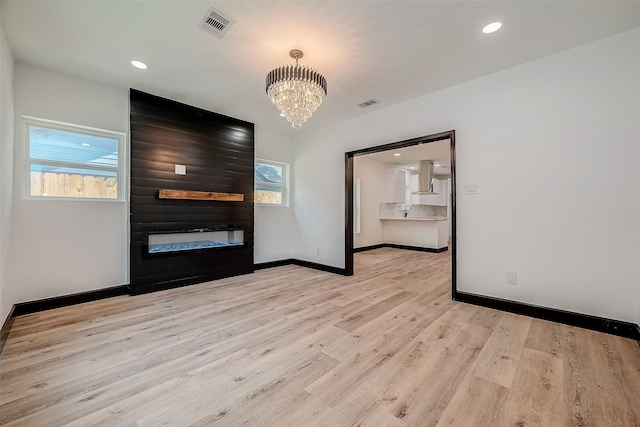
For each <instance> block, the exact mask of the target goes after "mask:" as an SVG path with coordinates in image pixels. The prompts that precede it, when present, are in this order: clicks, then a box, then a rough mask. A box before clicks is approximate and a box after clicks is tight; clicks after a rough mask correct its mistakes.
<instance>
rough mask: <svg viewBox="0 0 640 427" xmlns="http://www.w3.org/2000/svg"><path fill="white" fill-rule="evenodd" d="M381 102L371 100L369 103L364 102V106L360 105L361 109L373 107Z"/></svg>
mask: <svg viewBox="0 0 640 427" xmlns="http://www.w3.org/2000/svg"><path fill="white" fill-rule="evenodd" d="M379 102H380V101H376V100H375V99H370V100H368V101H365V102H363V103H362V104H358V107H360V108H367V107H371V106H372V105H375V104H378V103H379Z"/></svg>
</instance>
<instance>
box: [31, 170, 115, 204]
mask: <svg viewBox="0 0 640 427" xmlns="http://www.w3.org/2000/svg"><path fill="white" fill-rule="evenodd" d="M31 195H32V196H48V197H79V198H94V199H117V198H118V180H117V178H107V177H103V176H90V175H69V174H64V173H53V172H45V173H42V172H31Z"/></svg>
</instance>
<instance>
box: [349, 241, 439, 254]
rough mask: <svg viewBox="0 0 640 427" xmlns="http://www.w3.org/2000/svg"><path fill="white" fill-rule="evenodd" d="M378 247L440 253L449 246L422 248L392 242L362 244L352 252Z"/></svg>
mask: <svg viewBox="0 0 640 427" xmlns="http://www.w3.org/2000/svg"><path fill="white" fill-rule="evenodd" d="M380 248H395V249H406V250H409V251H420V252H432V253H440V252H444V251H448V250H449V248H448V247H447V246H445V247H444V248H423V247H422V246H407V245H396V244H394V243H380V244H378V245H372V246H363V247H361V248H354V249H353V252H354V253H355V252H364V251H370V250H373V249H380Z"/></svg>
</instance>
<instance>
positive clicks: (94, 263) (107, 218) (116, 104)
mask: <svg viewBox="0 0 640 427" xmlns="http://www.w3.org/2000/svg"><path fill="white" fill-rule="evenodd" d="M14 77H15V78H14V90H15V164H14V166H15V171H14V207H13V208H14V209H13V222H12V229H13V244H12V248H13V251H12V255H11V256H12V263H13V267H14V272H13V276H14V280H13V287H14V295H15V300H16V302H25V301H33V300H38V299H42V298H48V297H53V296H59V295H67V294H73V293H77V292H84V291H90V290H96V289H101V288H107V287H111V286H118V285H124V284H127V283H128V277H127V271H128V259H127V250H128V237H127V236H128V219H127V216H128V207H127V203H125V202H112V201H93V202H92V201H55V200H25V198H24V194H25V191H24V185H25V145H24V137H23V125H22V115H29V116H35V117H40V118H44V119H51V120H57V121H62V122H68V123H73V124H79V125H84V126H91V127H96V128H101V129H107V130H112V131H117V132H128V114H129V100H128V93H127V91H125V90H120V89H113V88H110V87H107V86H103V85H99V84H96V83H92V82H89V81H86V80H80V79H77V78H73V77H70V76H66V75H63V74H58V73H54V72H51V71H47V70H44V69H41V68H37V67H33V66H31V65H26V64H22V63H19V62H18V63H16V67H15V75H14ZM127 153H128V149H127ZM127 170H128V168H127Z"/></svg>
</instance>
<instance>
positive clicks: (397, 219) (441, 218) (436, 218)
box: [380, 216, 448, 221]
mask: <svg viewBox="0 0 640 427" xmlns="http://www.w3.org/2000/svg"><path fill="white" fill-rule="evenodd" d="M380 219H381V220H392V221H446V220H447V219H448V218H447V217H430V218H428V217H422V218H421V217H411V216H409V217H406V218H380Z"/></svg>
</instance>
